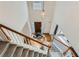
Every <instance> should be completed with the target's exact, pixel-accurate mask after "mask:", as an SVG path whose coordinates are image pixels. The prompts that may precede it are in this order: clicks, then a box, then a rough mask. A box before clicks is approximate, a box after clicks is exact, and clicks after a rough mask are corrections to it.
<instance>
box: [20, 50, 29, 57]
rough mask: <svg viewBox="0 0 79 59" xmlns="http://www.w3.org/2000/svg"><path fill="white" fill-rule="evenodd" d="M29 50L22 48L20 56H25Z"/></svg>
mask: <svg viewBox="0 0 79 59" xmlns="http://www.w3.org/2000/svg"><path fill="white" fill-rule="evenodd" d="M28 52H29V49H23V52H22V55H21V57H26V56H27V54H28Z"/></svg>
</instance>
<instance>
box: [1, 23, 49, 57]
mask: <svg viewBox="0 0 79 59" xmlns="http://www.w3.org/2000/svg"><path fill="white" fill-rule="evenodd" d="M30 40H32V41H34V42H37V43H38V44H40V45H41V46H43V47H47V50H46V49H45V50H44V49H40V48H39V47H36V46H34V45H31V41H30ZM49 48H50V46H48V45H45V44H43V43H41V42H39V41H36V40H34V39H33V38H31V37H28V36H26V35H24V34H22V33H20V32H17V31H15V30H13V29H11V28H9V27H7V26H5V25H2V24H0V57H47V56H48V50H49Z"/></svg>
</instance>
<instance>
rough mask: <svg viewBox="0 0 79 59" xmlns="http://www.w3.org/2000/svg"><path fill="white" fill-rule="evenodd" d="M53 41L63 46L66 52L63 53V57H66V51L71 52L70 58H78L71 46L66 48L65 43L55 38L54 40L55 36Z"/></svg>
mask: <svg viewBox="0 0 79 59" xmlns="http://www.w3.org/2000/svg"><path fill="white" fill-rule="evenodd" d="M53 39H54V40H56V41H57V42H59V43H61V44H62V45H64V46H65V47H66V48H67V50H66V51H64V52H63V55H64V56H66V54H67V53H68V51H70V52H71V54H72V57H78V55H77V53H76V51H75V50H74V48H73V47H72V46H68V45H66V44H65V43H63V42H62V41H60V40H58V39H57V38H55V36H54V37H53Z"/></svg>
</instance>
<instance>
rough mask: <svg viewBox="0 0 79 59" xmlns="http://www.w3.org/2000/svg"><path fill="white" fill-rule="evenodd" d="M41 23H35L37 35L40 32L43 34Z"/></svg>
mask: <svg viewBox="0 0 79 59" xmlns="http://www.w3.org/2000/svg"><path fill="white" fill-rule="evenodd" d="M41 25H42V24H41V22H34V26H35V33H38V32H40V33H41Z"/></svg>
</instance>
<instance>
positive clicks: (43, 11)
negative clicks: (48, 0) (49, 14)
mask: <svg viewBox="0 0 79 59" xmlns="http://www.w3.org/2000/svg"><path fill="white" fill-rule="evenodd" d="M44 7H45V6H44V1H43V8H42V16H43V17H44V16H45V10H44Z"/></svg>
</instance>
